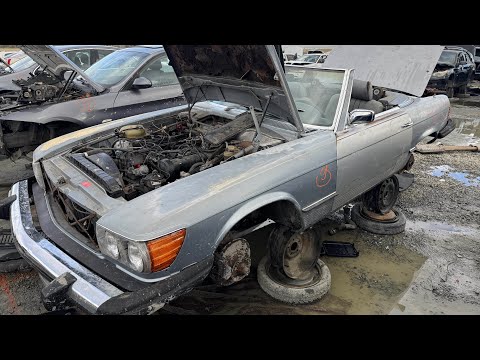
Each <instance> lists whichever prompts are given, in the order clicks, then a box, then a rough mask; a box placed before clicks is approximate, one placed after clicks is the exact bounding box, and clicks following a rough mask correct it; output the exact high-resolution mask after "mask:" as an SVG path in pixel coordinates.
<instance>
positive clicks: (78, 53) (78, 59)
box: [64, 50, 91, 70]
mask: <svg viewBox="0 0 480 360" xmlns="http://www.w3.org/2000/svg"><path fill="white" fill-rule="evenodd" d="M64 54H65V55H66V56H67V57H68V58H69V59H70V60H71V61H72V62H73V63H74V64H75V65H77V66H78V67H79V68H80V69H82V70H87V69H88V68H89V67H90V65H91V54H90V50H70V51H66V52H64Z"/></svg>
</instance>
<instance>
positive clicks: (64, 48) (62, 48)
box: [55, 45, 118, 52]
mask: <svg viewBox="0 0 480 360" xmlns="http://www.w3.org/2000/svg"><path fill="white" fill-rule="evenodd" d="M55 47H56V48H57V49H58V50H60V51H62V52H63V51H68V50H73V49H99V50H102V49H103V50H115V49H118V48H117V47H115V46H108V45H55Z"/></svg>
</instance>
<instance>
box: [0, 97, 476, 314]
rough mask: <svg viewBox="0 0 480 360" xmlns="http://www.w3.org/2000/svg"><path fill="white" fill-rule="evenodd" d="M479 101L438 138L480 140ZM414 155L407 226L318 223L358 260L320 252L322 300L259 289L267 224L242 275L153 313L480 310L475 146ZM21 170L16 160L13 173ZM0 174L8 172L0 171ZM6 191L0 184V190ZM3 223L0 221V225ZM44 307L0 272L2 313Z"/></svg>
mask: <svg viewBox="0 0 480 360" xmlns="http://www.w3.org/2000/svg"><path fill="white" fill-rule="evenodd" d="M474 98H475V99H474ZM476 98H480V97H472V98H470V99H453V100H452V113H451V114H452V119H453V120H454V121H455V123H456V126H457V128H456V130H455V131H454V132H453V133H452V134H450V135H449V136H448V137H447V138H444V139H441V140H439V142H441V143H443V144H445V145H469V144H472V145H475V144H479V143H480V141H479V139H480V99H478V100H477V99H476ZM472 104H473V105H472ZM415 158H416V162H415V165H414V166H413V169H412V171H411V173H413V174H414V175H415V181H414V184H413V185H412V186H411V187H410V188H409V189H407V190H406V191H404V192H402V193H401V196H400V200H399V202H398V207H399V208H400V209H401V210H402V211H403V212H404V214H405V215H406V217H407V226H406V231H405V233H403V234H399V235H394V236H380V235H372V234H369V233H366V232H364V231H362V230H346V231H343V232H339V233H337V234H335V235H333V236H330V235H328V234H327V230H328V229H329V228H330V227H332V226H334V225H338V224H339V222H340V221H341V219H342V216H341V214H339V213H337V214H334V215H332V216H330V217H329V218H328V219H326V220H324V221H322V222H321V223H320V224H318V225H317V226H319V227H320V228H321V229H322V232H323V240H338V241H347V242H352V243H354V244H355V247H356V248H357V250H359V252H360V255H359V256H358V257H357V258H333V257H326V256H323V257H322V260H323V261H324V262H325V263H326V264H327V265H328V267H329V269H330V272H331V275H332V287H331V290H330V292H329V293H328V294H327V295H326V296H325V297H324V298H323V299H322V300H320V301H318V302H316V303H313V304H309V305H300V306H298V305H297V306H289V305H286V304H283V303H280V302H278V301H276V300H273V299H272V298H270V297H269V296H267V295H266V294H265V293H264V292H263V291H262V290H261V289H260V288H259V286H258V283H257V281H256V264H258V262H259V261H260V259H261V258H262V257H263V256H264V255H265V243H266V238H267V235H268V231H269V228H264V229H261V230H259V231H257V232H255V233H253V234H251V235H250V236H248V240H249V242H250V244H251V248H252V256H253V259H252V270H251V274H250V275H249V277H248V278H247V279H244V280H243V281H241V282H240V283H237V284H235V285H233V286H230V287H227V288H218V287H216V286H214V285H212V284H209V283H208V282H206V283H204V284H203V285H202V286H200V287H198V288H197V289H195V290H194V291H192V292H191V293H189V294H187V295H185V296H183V297H181V298H179V299H177V300H175V301H173V302H172V303H170V304H169V305H167V306H166V307H165V308H164V309H162V310H160V311H159V312H158V313H159V314H171V313H174V314H480V266H479V265H480V186H479V181H480V153H467V152H455V153H444V154H416V155H415ZM7 165H8V166H11V164H7ZM0 168H1V169H2V170H4V169H7V167H4V166H3V165H2V166H1V167H0ZM12 168H13V165H12ZM26 170H27V169H25V167H23V168H22V169H21V171H19V172H18V175H19V176H22V174H24V173H25V171H26ZM2 176H4V177H7V178H8V176H9V175H7V173H6V172H5V171H2ZM0 183H1V182H0ZM6 191H7V188H6V187H3V188H0V196H2V193H3V194H6ZM8 226H9V224H8V223H6V222H0V227H4V228H8ZM44 311H45V310H44V308H43V306H42V305H41V302H40V283H39V281H38V275H37V274H36V273H35V272H34V271H26V272H19V273H13V274H0V314H39V313H42V312H44Z"/></svg>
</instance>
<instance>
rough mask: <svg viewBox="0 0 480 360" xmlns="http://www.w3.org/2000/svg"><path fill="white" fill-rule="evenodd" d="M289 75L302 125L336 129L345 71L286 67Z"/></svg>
mask: <svg viewBox="0 0 480 360" xmlns="http://www.w3.org/2000/svg"><path fill="white" fill-rule="evenodd" d="M285 73H286V77H287V83H288V87H289V88H290V92H291V93H292V96H293V100H294V101H295V105H296V107H297V110H298V113H299V114H300V119H301V120H302V122H303V123H304V124H309V125H316V126H327V127H329V126H332V125H333V120H334V119H335V114H336V112H337V107H338V102H339V99H340V91H341V90H342V84H343V79H344V77H345V71H343V70H326V69H308V68H304V67H286V68H285Z"/></svg>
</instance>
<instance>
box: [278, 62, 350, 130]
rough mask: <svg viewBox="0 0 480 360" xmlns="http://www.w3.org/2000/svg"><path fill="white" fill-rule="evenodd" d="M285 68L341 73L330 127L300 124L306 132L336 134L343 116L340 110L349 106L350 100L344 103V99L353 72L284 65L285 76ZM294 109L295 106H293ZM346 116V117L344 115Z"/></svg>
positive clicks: (313, 66) (311, 66)
mask: <svg viewBox="0 0 480 360" xmlns="http://www.w3.org/2000/svg"><path fill="white" fill-rule="evenodd" d="M287 68H296V69H310V70H314V71H323V72H343V73H344V74H343V80H342V86H341V88H340V97H339V99H338V103H337V108H336V110H335V116H334V118H333V121H332V125H330V126H324V125H311V124H307V123H304V122H303V121H302V124H303V127H304V128H305V129H308V130H331V131H334V132H337V130H338V126H339V123H340V119H341V117H342V116H344V111H343V109H342V107H344V106H345V105H346V106H347V109H348V105H349V104H350V99H349V100H348V101H347V102H346V101H345V98H346V95H347V91H348V88H349V86H348V84H349V78H350V77H351V73H352V72H353V70H351V69H341V68H324V67H322V68H319V67H317V66H315V65H313V64H312V65H303V66H302V65H295V64H292V65H290V64H289V65H285V74H286V71H287ZM287 85H288V80H287ZM290 93H291V90H290ZM292 99H293V100H294V101H295V98H294V97H293V94H292ZM295 108H296V105H295ZM297 113H298V116H299V117H300V113H299V112H298V109H297ZM345 116H346V115H345Z"/></svg>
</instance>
